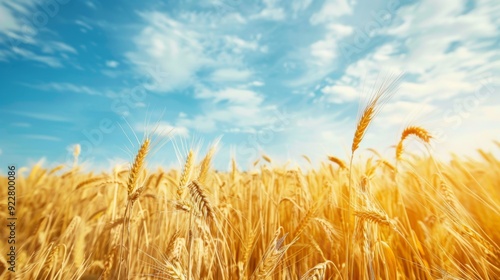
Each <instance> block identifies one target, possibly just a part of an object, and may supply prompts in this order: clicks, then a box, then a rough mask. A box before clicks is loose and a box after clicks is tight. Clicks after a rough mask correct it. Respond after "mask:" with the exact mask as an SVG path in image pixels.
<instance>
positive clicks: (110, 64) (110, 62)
mask: <svg viewBox="0 0 500 280" xmlns="http://www.w3.org/2000/svg"><path fill="white" fill-rule="evenodd" d="M118 65H119V63H118V61H114V60H108V61H106V66H108V67H109V68H116V67H118Z"/></svg>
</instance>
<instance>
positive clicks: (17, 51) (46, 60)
mask: <svg viewBox="0 0 500 280" xmlns="http://www.w3.org/2000/svg"><path fill="white" fill-rule="evenodd" d="M11 51H12V54H13V55H11V57H13V56H15V55H17V56H18V57H21V58H24V59H27V60H32V61H37V62H41V63H43V64H46V65H48V66H50V67H54V68H59V67H62V64H61V62H60V61H59V59H58V58H56V57H53V56H46V55H38V54H36V53H34V52H32V51H29V50H26V49H23V48H19V47H13V48H12V49H11Z"/></svg>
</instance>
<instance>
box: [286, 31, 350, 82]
mask: <svg viewBox="0 0 500 280" xmlns="http://www.w3.org/2000/svg"><path fill="white" fill-rule="evenodd" d="M325 29H326V30H325V33H324V35H323V39H321V40H318V41H316V42H313V43H312V44H311V45H310V46H309V47H308V48H307V49H306V50H304V51H302V52H299V53H298V54H296V56H297V57H300V58H301V60H302V62H303V63H304V64H305V65H304V68H306V72H305V73H304V74H303V75H301V77H299V78H297V79H294V80H292V81H290V82H289V84H290V86H294V87H298V86H303V85H309V84H311V83H314V82H317V81H318V80H321V79H323V78H324V77H325V76H326V75H328V74H329V73H330V72H331V71H333V70H334V69H335V68H336V67H337V66H338V64H339V59H338V58H339V54H340V50H339V42H341V41H342V40H343V39H345V38H346V37H348V36H349V35H351V34H352V32H353V28H352V27H351V26H348V25H343V24H335V23H327V24H326V25H325Z"/></svg>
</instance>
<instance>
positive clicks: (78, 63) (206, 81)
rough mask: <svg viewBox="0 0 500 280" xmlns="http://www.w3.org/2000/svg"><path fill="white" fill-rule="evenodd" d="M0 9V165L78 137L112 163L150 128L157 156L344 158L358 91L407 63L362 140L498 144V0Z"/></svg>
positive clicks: (69, 4)
mask: <svg viewBox="0 0 500 280" xmlns="http://www.w3.org/2000/svg"><path fill="white" fill-rule="evenodd" d="M0 18H1V19H2V20H1V21H0V77H1V79H2V85H1V87H2V89H1V96H2V102H1V103H0V119H1V120H2V125H1V126H0V132H1V135H2V136H3V137H1V138H0V158H1V162H2V164H3V165H5V164H16V165H18V166H26V165H30V164H33V163H34V162H37V161H39V160H40V159H44V160H45V162H46V164H47V165H56V164H61V163H69V162H70V159H71V154H72V153H71V147H72V146H73V145H75V144H77V143H80V144H81V146H82V154H81V160H82V161H83V162H85V164H86V165H87V166H88V167H91V168H97V169H99V168H108V169H109V167H110V166H112V165H114V164H116V163H118V162H123V161H129V160H130V158H131V157H132V153H131V152H130V151H134V150H136V149H137V146H138V144H137V140H136V139H135V136H134V135H137V137H138V138H139V139H141V138H142V137H143V136H144V135H145V134H149V135H151V136H152V137H155V139H156V140H157V142H158V145H157V146H156V149H155V153H154V154H153V156H152V157H151V159H150V164H151V165H153V166H156V165H163V166H165V167H170V166H179V163H178V157H177V156H176V151H175V148H174V147H177V149H179V150H180V151H181V154H182V153H185V151H186V149H187V148H189V147H191V146H197V147H200V149H201V151H203V150H204V149H205V148H206V147H207V146H208V145H209V144H210V143H211V142H213V141H215V140H216V139H219V138H220V139H221V140H220V144H219V151H218V154H217V157H216V158H215V166H216V167H217V168H221V169H225V168H226V167H227V166H228V162H229V160H228V159H229V158H230V157H231V156H232V155H233V156H235V157H236V159H237V161H238V164H239V165H240V166H242V167H248V166H250V165H251V164H250V163H251V162H253V161H254V160H255V159H256V158H258V157H259V155H261V154H263V153H264V154H267V155H269V156H270V157H271V158H273V159H274V160H275V161H276V162H279V163H284V162H286V161H287V160H292V161H293V162H297V163H299V164H301V165H303V164H304V159H303V158H301V155H303V154H305V155H308V156H309V157H310V158H311V159H312V160H313V161H315V162H316V161H319V160H324V159H325V155H327V154H333V155H336V156H338V157H341V158H345V159H347V158H348V155H349V152H350V145H351V140H352V135H353V132H354V127H355V124H356V119H357V116H358V106H359V104H363V100H366V98H367V97H369V95H370V93H372V92H373V90H375V89H376V88H377V87H378V86H380V85H381V84H382V83H384V82H385V81H388V80H390V79H391V78H392V77H394V76H397V75H400V74H402V73H404V77H403V79H402V80H401V83H400V86H399V89H398V91H397V92H396V94H395V95H394V96H393V97H392V99H391V100H390V101H389V102H388V103H387V104H386V106H385V107H384V108H383V110H382V111H381V112H380V114H379V115H378V117H377V118H376V119H375V121H374V122H373V126H372V127H371V128H370V130H369V132H368V134H367V135H366V138H365V142H363V144H362V145H361V150H360V153H368V152H367V151H366V150H365V149H366V148H375V149H377V150H378V151H380V153H382V154H383V155H385V156H387V157H388V158H391V157H393V156H392V155H393V154H394V148H393V147H392V145H394V144H396V143H397V139H398V136H399V135H400V133H401V131H402V129H403V128H404V127H405V126H406V125H410V124H411V125H421V126H423V127H425V128H427V129H428V130H430V131H432V132H433V133H434V135H435V136H436V137H435V140H434V142H433V144H432V147H431V150H432V153H433V154H435V155H437V156H440V157H445V155H446V154H448V153H449V152H450V151H452V152H454V153H457V154H464V155H471V154H474V150H475V149H476V148H478V147H483V148H485V149H493V150H495V149H496V151H498V150H499V148H498V147H496V146H495V145H494V144H493V142H492V140H494V139H496V140H500V122H499V119H500V95H499V94H498V89H500V79H499V77H500V52H499V49H500V36H499V34H500V30H499V29H500V2H499V1H496V0H477V1H474V0H467V1H457V0H445V1H433V0H425V1H403V0H401V1H397V0H396V1H379V0H375V1H373V0H351V1H350V0H319V1H316V0H290V1H283V0H281V1H280V0H250V1H243V0H213V1H208V0H200V1H195V0H179V1H122V2H121V3H120V4H116V3H115V2H113V1H96V0H92V1H75V0H51V1H39V0H22V1H11V0H10V1H7V0H0ZM169 138H172V139H171V140H170V141H168V139H169ZM420 147H421V145H419V144H414V145H413V144H412V145H410V148H411V149H410V151H411V152H416V153H419V152H422V148H420Z"/></svg>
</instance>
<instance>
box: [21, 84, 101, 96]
mask: <svg viewBox="0 0 500 280" xmlns="http://www.w3.org/2000/svg"><path fill="white" fill-rule="evenodd" d="M29 86H30V87H32V88H36V89H40V90H45V91H57V92H62V93H83V94H89V95H102V92H100V91H98V90H96V89H93V88H90V87H87V86H82V85H75V84H71V83H46V84H39V85H29Z"/></svg>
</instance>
